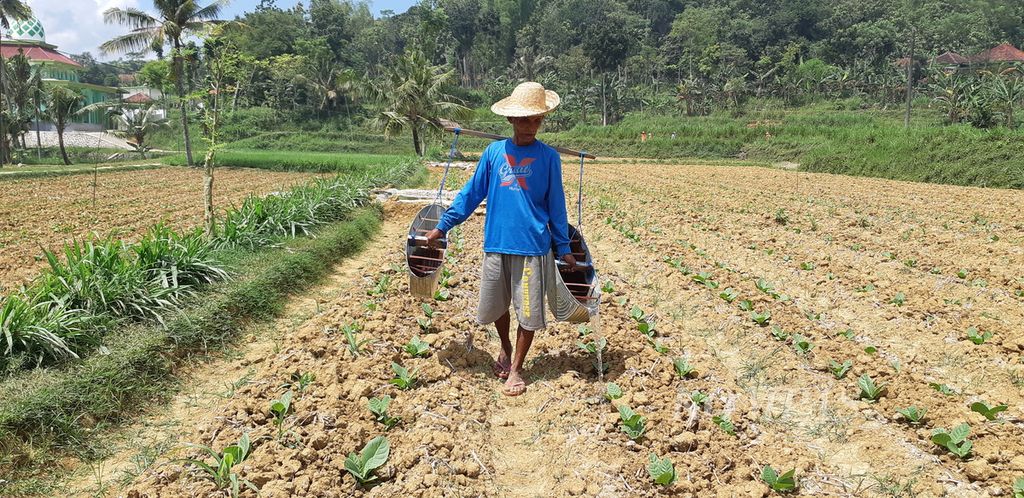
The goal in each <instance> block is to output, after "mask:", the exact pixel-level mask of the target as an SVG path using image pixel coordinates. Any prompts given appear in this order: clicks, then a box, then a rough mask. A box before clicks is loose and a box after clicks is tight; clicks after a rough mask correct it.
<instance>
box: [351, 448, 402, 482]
mask: <svg viewBox="0 0 1024 498" xmlns="http://www.w3.org/2000/svg"><path fill="white" fill-rule="evenodd" d="M390 455H391V445H390V443H388V440H387V438H385V437H384V436H377V437H375V438H373V439H372V440H370V442H369V443H366V446H363V449H362V451H360V452H359V454H358V455H357V454H355V453H349V454H348V457H347V458H345V470H347V471H348V473H349V474H352V477H354V478H355V479H356V481H358V482H359V485H361V486H364V485H366V484H368V483H370V482H373V481H375V480H377V476H375V475H373V471H374V470H375V469H377V468H379V467H380V466H382V465H384V464H385V463H387V461H388V456H390Z"/></svg>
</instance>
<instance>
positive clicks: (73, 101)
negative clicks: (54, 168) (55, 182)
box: [46, 85, 85, 165]
mask: <svg viewBox="0 0 1024 498" xmlns="http://www.w3.org/2000/svg"><path fill="white" fill-rule="evenodd" d="M84 100H85V97H84V96H83V95H82V94H80V93H78V92H76V91H74V90H72V89H70V88H68V87H66V86H62V85H57V86H54V87H53V88H52V89H50V100H49V101H48V102H47V103H46V114H47V115H48V116H49V117H50V121H52V122H53V126H54V127H56V128H57V143H58V145H60V155H61V157H62V158H64V164H65V165H71V160H70V159H68V152H67V150H65V149H64V129H65V128H67V126H68V123H69V122H70V121H71V118H72V116H74V115H75V114H76V113H77V112H78V110H79V109H81V107H82V102H83V101H84Z"/></svg>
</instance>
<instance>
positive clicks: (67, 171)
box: [0, 162, 165, 182]
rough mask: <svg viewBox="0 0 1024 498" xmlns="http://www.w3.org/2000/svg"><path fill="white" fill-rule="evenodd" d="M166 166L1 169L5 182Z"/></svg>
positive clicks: (136, 165)
mask: <svg viewBox="0 0 1024 498" xmlns="http://www.w3.org/2000/svg"><path fill="white" fill-rule="evenodd" d="M164 166H165V165H163V164H158V163H155V162H147V163H145V164H125V163H103V164H90V165H71V166H53V165H40V166H30V167H19V168H4V169H0V182H2V181H4V180H25V179H30V178H49V177H56V176H67V175H87V174H88V175H91V174H93V171H94V170H95V173H96V174H99V175H102V174H105V173H119V172H123V171H142V170H147V169H156V168H163V167H164Z"/></svg>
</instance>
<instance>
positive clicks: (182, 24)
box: [100, 0, 230, 166]
mask: <svg viewBox="0 0 1024 498" xmlns="http://www.w3.org/2000/svg"><path fill="white" fill-rule="evenodd" d="M229 1H230V0H215V1H214V2H213V3H211V4H210V5H207V6H205V7H203V6H201V5H199V3H197V2H196V1H195V0H153V6H154V7H155V8H156V15H151V14H149V13H148V12H145V11H143V10H140V9H136V8H133V7H126V8H123V9H122V8H117V7H114V8H110V9H107V10H106V11H104V12H103V21H104V22H106V23H107V24H114V23H116V24H122V25H125V26H128V27H129V28H131V32H130V33H128V34H126V35H121V36H118V37H116V38H114V39H112V40H110V41H107V42H106V43H104V44H102V45H100V50H101V51H103V53H114V52H117V53H127V52H143V51H148V50H154V51H155V50H159V49H161V48H162V47H163V46H164V45H170V46H171V49H172V52H171V53H172V57H171V70H172V72H173V73H174V80H175V81H174V87H175V91H176V92H177V94H178V98H179V99H181V128H182V133H184V138H185V158H186V160H187V161H188V165H189V166H192V165H193V162H192V142H191V139H190V138H189V133H188V114H187V106H186V102H185V98H184V94H185V89H184V78H185V74H184V73H185V71H184V68H183V66H184V54H183V53H182V50H183V48H184V43H182V40H184V39H185V38H186V37H187V36H189V35H193V34H199V33H201V32H202V31H203V30H204V28H205V27H207V26H208V25H210V24H214V23H219V22H221V21H220V20H218V19H217V18H218V17H219V16H220V13H221V9H223V8H224V7H225V6H226V5H227V4H228V2H229Z"/></svg>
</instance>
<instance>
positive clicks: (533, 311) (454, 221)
mask: <svg viewBox="0 0 1024 498" xmlns="http://www.w3.org/2000/svg"><path fill="white" fill-rule="evenodd" d="M559 101H560V99H559V97H558V94H557V93H555V92H553V91H551V90H545V89H544V87H543V86H541V85H540V84H539V83H534V82H526V83H523V84H520V85H519V86H517V87H516V88H515V90H513V91H512V95H511V96H509V97H507V98H504V99H502V100H500V101H498V102H497V103H495V104H494V105H492V106H491V111H492V112H494V113H495V114H498V115H500V116H505V117H506V118H507V119H508V122H509V123H511V124H512V128H513V130H514V134H513V136H512V138H511V139H505V140H500V141H496V142H494V143H492V144H491V145H489V146H488V147H487V149H486V150H484V152H483V155H481V157H480V162H479V164H477V167H476V171H475V172H474V173H473V177H472V178H471V179H470V180H469V182H467V183H466V185H465V187H463V189H462V191H461V192H459V194H458V196H456V197H455V201H454V202H452V205H451V207H450V208H448V210H447V211H445V213H444V215H443V216H441V221H440V222H438V224H437V228H435V229H434V230H431V231H430V232H428V233H427V240H428V243H429V244H436V241H437V240H438V239H440V238H442V237H444V235H445V233H447V232H448V230H451V229H452V227H454V226H456V225H458V224H459V223H462V222H463V221H466V219H467V218H469V216H470V215H471V214H472V213H473V211H474V210H475V209H476V207H477V206H479V205H480V202H481V201H483V200H484V198H486V199H487V218H486V219H485V220H484V259H483V268H482V270H481V282H480V304H479V306H478V307H477V321H478V322H480V323H481V324H484V325H486V324H489V323H494V326H495V328H497V329H498V337H499V338H500V339H501V353H499V354H498V359H497V361H496V362H495V364H494V374H495V375H496V376H498V377H499V378H502V379H506V381H505V386H504V389H503V392H504V393H505V394H506V395H508V396H518V395H520V394H522V393H524V392H526V381H525V380H524V379H523V362H524V361H525V360H526V353H527V352H528V351H529V350H530V344H532V343H533V336H534V332H536V331H538V330H541V329H543V328H544V327H545V325H546V322H545V316H544V310H545V300H546V298H547V292H548V290H549V289H550V288H551V287H550V286H552V285H553V284H554V278H555V273H554V272H555V260H554V258H553V257H552V247H554V250H555V252H556V255H557V256H558V257H559V258H561V259H562V261H564V262H565V263H566V269H567V270H575V269H576V259H575V258H574V257H573V256H572V254H571V253H570V250H569V236H568V231H569V227H568V216H567V215H566V211H565V191H564V190H563V188H562V160H561V158H560V157H559V156H558V152H555V149H553V148H551V147H549V146H548V145H546V144H544V143H543V142H541V141H540V140H537V138H536V137H537V130H538V129H539V128H540V125H541V123H543V122H544V115H545V114H547V113H549V112H551V111H552V110H553V109H554V108H555V107H557V106H558V103H559ZM509 304H512V305H513V307H514V308H515V310H516V320H517V321H518V324H519V330H518V335H517V338H516V347H515V350H514V351H513V349H512V342H511V340H510V338H509V320H510V316H509Z"/></svg>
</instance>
